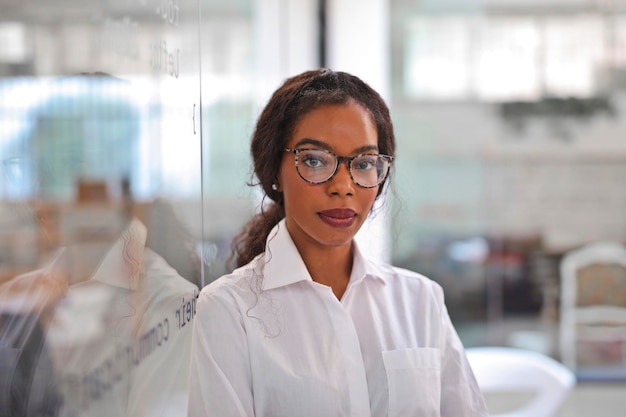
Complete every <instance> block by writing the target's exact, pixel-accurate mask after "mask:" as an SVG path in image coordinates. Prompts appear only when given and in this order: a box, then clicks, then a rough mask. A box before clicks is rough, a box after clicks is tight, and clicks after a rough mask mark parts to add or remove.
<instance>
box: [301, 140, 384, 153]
mask: <svg viewBox="0 0 626 417" xmlns="http://www.w3.org/2000/svg"><path fill="white" fill-rule="evenodd" d="M302 145H313V146H317V147H318V148H322V149H326V150H327V151H331V152H332V151H333V149H332V148H331V147H330V146H329V145H328V144H327V143H326V142H322V141H321V140H317V139H311V138H304V139H300V140H299V141H298V143H296V144H295V145H294V148H299V147H300V146H302ZM368 151H376V152H378V146H376V145H366V146H361V147H358V148H356V149H355V150H354V151H353V153H354V154H359V153H363V152H368Z"/></svg>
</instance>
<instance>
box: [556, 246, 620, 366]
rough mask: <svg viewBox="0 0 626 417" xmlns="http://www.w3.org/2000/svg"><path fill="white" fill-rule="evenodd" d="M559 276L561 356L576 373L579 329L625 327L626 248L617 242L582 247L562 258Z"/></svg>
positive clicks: (605, 335)
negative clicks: (618, 325)
mask: <svg viewBox="0 0 626 417" xmlns="http://www.w3.org/2000/svg"><path fill="white" fill-rule="evenodd" d="M560 274H561V308H560V311H561V317H560V322H559V346H560V354H561V360H562V362H563V363H564V364H565V365H567V366H568V367H569V368H570V369H572V370H576V368H577V367H578V364H577V349H576V347H577V345H578V340H579V338H578V335H577V332H578V329H579V328H580V327H579V326H580V325H585V324H587V325H595V326H597V325H608V326H614V325H616V324H621V325H622V326H626V247H625V246H624V245H622V244H621V243H618V242H596V243H591V244H588V245H586V246H583V247H581V248H579V249H577V250H574V251H571V252H569V253H567V254H566V255H565V256H564V257H563V259H562V261H561V265H560ZM607 336H610V335H608V334H606V333H605V334H604V337H607Z"/></svg>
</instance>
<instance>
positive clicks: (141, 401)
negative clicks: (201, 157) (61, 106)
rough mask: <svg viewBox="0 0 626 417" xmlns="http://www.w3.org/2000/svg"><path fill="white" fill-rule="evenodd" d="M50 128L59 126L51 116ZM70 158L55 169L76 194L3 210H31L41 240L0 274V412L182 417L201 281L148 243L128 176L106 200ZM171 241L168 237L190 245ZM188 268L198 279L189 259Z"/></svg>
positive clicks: (87, 144)
mask: <svg viewBox="0 0 626 417" xmlns="http://www.w3.org/2000/svg"><path fill="white" fill-rule="evenodd" d="M87 78H88V77H87ZM80 100H81V103H82V104H83V105H84V104H85V103H90V104H89V105H91V104H93V103H97V99H94V100H92V101H89V100H86V99H85V97H80ZM107 105H108V106H109V107H110V106H111V102H109V103H107ZM70 107H71V106H70ZM79 107H80V106H79ZM81 108H84V107H81ZM99 114H103V115H107V117H110V114H111V113H110V112H108V113H107V112H101V113H99V112H98V110H97V109H96V110H95V111H94V112H93V114H91V116H92V117H93V116H94V115H95V116H97V115H99ZM120 117H122V118H124V120H125V121H126V122H128V121H129V120H130V119H129V116H128V114H123V115H121V116H120ZM130 121H131V122H132V123H134V124H138V120H130ZM66 122H67V121H64V122H63V123H66ZM46 123H48V124H50V123H52V124H54V123H55V121H54V120H53V117H50V114H48V115H47V116H46ZM79 123H83V121H82V120H80V121H79ZM80 130H81V129H66V130H65V132H66V133H67V132H69V133H73V132H76V131H80ZM126 131H127V132H132V131H133V129H126ZM35 132H40V133H41V129H35ZM128 139H129V140H130V139H132V138H128ZM93 140H94V137H89V139H87V138H85V137H82V138H81V141H82V142H81V146H82V147H84V148H85V149H87V148H92V149H95V150H96V151H97V150H98V149H102V148H106V147H109V148H110V146H111V144H110V143H109V144H106V145H102V144H98V143H93ZM33 146H34V147H35V148H36V143H35V144H34V145H33ZM46 146H50V144H48V145H46ZM31 149H34V148H31ZM61 152H62V150H58V149H57V150H56V151H55V152H54V153H52V156H54V157H58V156H59V155H60V153H61ZM118 152H119V151H118ZM122 152H123V150H122ZM33 153H35V152H33ZM86 154H89V152H84V153H83V155H86ZM91 154H93V152H91ZM46 155H47V154H41V155H40V157H39V158H40V159H39V161H38V163H39V166H40V167H41V166H48V167H49V166H54V164H58V163H59V161H58V160H55V161H51V162H50V161H45V158H46ZM8 156H9V157H10V158H18V159H20V158H21V160H31V159H33V158H32V156H33V155H26V156H24V155H20V154H15V155H8ZM75 156H76V155H74V157H75ZM3 158H4V156H3ZM42 161H43V162H42ZM68 161H69V162H68ZM68 161H66V162H65V163H66V164H69V166H64V167H63V172H62V174H63V175H66V174H67V173H68V172H71V171H72V170H73V172H74V176H73V181H74V182H75V183H76V184H77V188H78V192H77V201H75V202H71V201H70V202H68V201H62V202H59V201H53V200H52V199H50V200H47V201H41V200H37V201H35V200H34V199H33V200H32V201H31V202H30V203H29V204H28V207H25V205H23V204H14V205H13V206H11V208H10V209H9V211H10V210H17V211H22V210H23V212H22V213H20V215H17V216H16V217H19V218H20V219H22V220H24V219H27V216H25V215H24V213H26V212H27V211H25V210H26V209H28V210H30V212H31V213H32V219H35V225H36V227H37V228H38V232H39V236H40V237H41V239H43V240H45V241H46V242H43V243H42V242H38V246H39V247H42V248H44V250H43V251H42V252H45V254H44V253H40V254H39V256H38V259H39V260H40V261H41V262H39V265H38V267H37V268H36V269H34V270H31V271H28V272H25V273H21V274H18V275H17V276H13V277H8V278H7V277H5V278H3V279H2V280H0V415H2V416H5V415H7V416H16V417H18V416H67V417H71V416H81V417H82V416H98V417H106V416H116V417H119V416H133V417H135V416H155V415H159V416H178V415H185V413H186V396H187V387H188V367H189V344H190V342H191V326H190V325H189V324H190V321H191V320H192V319H193V316H194V314H195V300H196V297H197V294H198V286H197V285H196V284H195V283H193V282H191V281H190V280H189V279H186V278H185V277H183V276H182V275H181V274H180V273H179V272H178V271H177V270H176V269H174V268H173V267H172V266H171V265H170V264H169V263H168V262H167V261H166V260H165V258H164V256H162V255H161V254H159V253H157V252H156V251H155V250H153V249H152V248H151V247H150V246H149V245H148V241H149V239H148V234H149V233H148V232H149V231H148V227H147V226H146V225H145V224H144V221H145V220H144V218H145V216H143V215H142V214H145V213H144V212H145V210H148V208H146V206H147V205H143V206H141V207H140V205H136V204H134V203H133V199H132V198H131V195H130V184H129V183H128V182H127V180H123V181H122V184H121V189H122V195H121V198H117V199H111V198H110V195H109V194H108V193H107V192H106V190H107V187H106V181H103V182H98V181H84V180H80V179H79V180H77V179H76V176H77V175H76V173H80V172H81V171H80V170H81V169H83V168H84V165H85V164H87V163H89V161H87V160H81V159H80V158H73V159H71V160H68ZM72 164H75V166H73V165H72ZM27 169H28V168H27ZM53 173H54V172H53ZM37 175H38V174H37V173H36V172H35V173H34V174H33V175H31V177H33V178H36V177H37ZM68 178H69V176H68ZM105 180H106V178H105ZM47 181H48V182H49V184H50V186H52V184H54V185H56V186H58V185H59V183H58V182H55V181H54V179H50V178H48V179H47ZM42 185H43V186H42ZM61 185H62V184H61ZM38 186H39V187H34V188H35V189H37V188H39V189H38V192H39V194H40V195H39V197H41V195H43V196H48V195H49V194H50V195H51V194H53V193H50V187H46V184H45V183H42V182H40V183H39V184H38ZM47 193H48V194H47ZM5 210H6V209H5ZM29 227H32V226H31V225H27V224H24V228H29ZM180 236H187V235H184V234H180ZM176 239H177V235H173V236H171V238H170V241H169V244H170V245H177V247H179V248H180V247H186V246H185V245H186V242H180V241H174V240H176ZM187 246H189V245H187ZM191 246H193V245H191ZM188 259H190V260H191V259H193V256H192V255H190V256H189V258H188ZM198 267H199V266H195V268H198ZM188 270H189V271H192V272H189V273H190V274H192V273H193V274H195V272H193V270H194V266H188Z"/></svg>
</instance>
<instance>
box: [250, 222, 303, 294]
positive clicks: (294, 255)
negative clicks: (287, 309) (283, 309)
mask: <svg viewBox="0 0 626 417" xmlns="http://www.w3.org/2000/svg"><path fill="white" fill-rule="evenodd" d="M261 261H262V262H265V267H264V273H263V290H271V289H274V288H278V287H282V286H285V285H289V284H293V283H295V282H298V281H312V280H313V279H312V278H311V275H310V274H309V271H308V270H307V269H306V265H304V261H303V260H302V257H301V256H300V253H299V252H298V249H297V248H296V245H295V244H294V243H293V240H292V239H291V235H289V232H288V231H287V224H286V222H285V219H282V220H281V221H280V222H278V224H277V225H276V226H274V228H273V229H272V231H271V232H270V233H269V235H268V236H267V240H266V244H265V254H264V256H263V257H261Z"/></svg>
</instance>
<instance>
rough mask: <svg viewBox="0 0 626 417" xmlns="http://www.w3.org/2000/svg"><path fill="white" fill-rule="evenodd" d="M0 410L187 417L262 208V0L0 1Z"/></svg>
mask: <svg viewBox="0 0 626 417" xmlns="http://www.w3.org/2000/svg"><path fill="white" fill-rule="evenodd" d="M0 9H1V10H2V14H1V16H0V171H1V174H0V415H11V416H29V415H35V414H37V415H43V414H45V415H58V416H99V417H102V416H109V415H110V416H116V417H119V416H122V415H128V416H140V415H141V416H144V415H145V416H150V415H160V416H184V415H186V395H187V372H188V358H189V350H188V347H189V343H190V337H191V325H190V324H191V322H192V321H193V317H194V314H195V299H196V297H197V294H198V291H199V290H200V289H201V288H202V287H203V286H204V285H206V283H208V282H210V281H211V280H212V279H214V278H215V277H217V276H218V275H220V274H221V273H223V272H224V271H225V269H226V267H225V262H226V260H227V258H228V253H229V250H230V246H229V242H230V238H231V237H232V236H233V235H234V234H235V233H237V231H238V230H239V229H240V227H241V226H242V225H243V223H244V222H245V221H246V220H247V218H248V217H249V215H250V214H251V212H252V211H253V210H254V207H255V204H256V201H255V199H254V196H253V195H252V194H251V192H250V191H249V190H248V188H247V187H246V185H245V184H246V182H247V181H248V180H249V165H250V164H249V159H248V153H247V142H248V140H249V136H250V133H251V127H252V124H253V122H254V113H255V111H256V110H257V108H256V101H257V98H256V97H257V95H255V94H256V89H255V88H254V86H255V81H256V78H254V77H253V74H254V66H255V60H254V55H253V51H254V49H255V48H261V47H263V45H259V44H255V43H254V39H255V38H254V33H253V32H254V31H255V30H256V29H255V28H256V27H257V26H258V16H257V14H258V13H257V12H256V11H255V9H254V7H253V2H251V1H248V0H239V1H232V2H223V1H213V0H202V1H199V0H134V1H119V0H99V1H95V0H90V1H85V0H80V1H78V0H64V1H61V2H56V1H55V2H46V1H29V2H16V1H13V0H0Z"/></svg>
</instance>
